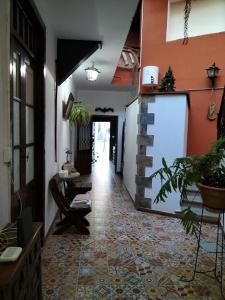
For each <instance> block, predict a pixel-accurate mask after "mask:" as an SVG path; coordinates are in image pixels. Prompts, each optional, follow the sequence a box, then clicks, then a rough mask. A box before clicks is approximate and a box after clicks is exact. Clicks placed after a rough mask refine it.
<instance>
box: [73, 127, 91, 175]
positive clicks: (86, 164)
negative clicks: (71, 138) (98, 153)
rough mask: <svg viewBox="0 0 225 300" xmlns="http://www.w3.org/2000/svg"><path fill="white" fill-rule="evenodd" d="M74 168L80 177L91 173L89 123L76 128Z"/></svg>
mask: <svg viewBox="0 0 225 300" xmlns="http://www.w3.org/2000/svg"><path fill="white" fill-rule="evenodd" d="M75 152H76V159H75V167H76V168H77V170H78V171H79V173H80V174H81V175H85V174H90V173H91V163H92V134H91V123H89V124H87V125H85V126H81V125H78V126H77V149H76V150H75Z"/></svg>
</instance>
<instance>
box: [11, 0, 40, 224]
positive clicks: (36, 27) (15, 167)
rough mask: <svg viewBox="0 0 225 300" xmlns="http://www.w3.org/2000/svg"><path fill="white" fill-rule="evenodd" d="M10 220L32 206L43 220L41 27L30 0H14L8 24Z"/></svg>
mask: <svg viewBox="0 0 225 300" xmlns="http://www.w3.org/2000/svg"><path fill="white" fill-rule="evenodd" d="M11 41H12V43H11V124H12V127H11V128H12V162H13V164H12V209H11V214H12V220H13V221H14V220H15V219H16V217H17V216H18V215H19V213H20V211H21V209H23V208H25V207H27V206H31V207H32V213H33V220H35V221H43V220H44V77H43V76H44V74H43V73H44V72H43V71H44V70H43V66H44V58H43V55H44V48H45V46H44V44H45V38H44V30H43V29H42V26H41V25H40V23H38V18H37V16H36V15H35V12H34V10H33V8H32V6H31V4H30V1H27V2H24V1H21V0H15V1H13V23H12V28H11Z"/></svg>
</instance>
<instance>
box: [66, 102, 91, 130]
mask: <svg viewBox="0 0 225 300" xmlns="http://www.w3.org/2000/svg"><path fill="white" fill-rule="evenodd" d="M90 117H91V115H90V112H89V110H88V109H87V108H86V107H84V106H83V105H80V104H76V103H74V104H73V106H72V108H71V110H70V114H69V120H70V121H71V122H76V123H77V124H79V125H86V124H87V123H88V122H89V121H90Z"/></svg>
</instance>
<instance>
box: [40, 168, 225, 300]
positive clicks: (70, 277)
mask: <svg viewBox="0 0 225 300" xmlns="http://www.w3.org/2000/svg"><path fill="white" fill-rule="evenodd" d="M104 166H105V167H104V168H101V165H99V166H97V165H96V167H95V169H94V171H93V174H92V178H91V180H92V183H93V190H92V192H91V194H92V198H93V211H92V212H91V214H90V215H89V216H88V219H89V221H90V232H91V234H90V236H81V235H77V234H76V232H75V229H73V228H71V229H70V230H69V231H68V232H67V233H65V234H63V235H61V236H56V235H52V234H50V235H49V237H48V240H47V242H46V244H45V247H44V250H43V256H42V258H43V259H42V271H43V298H44V299H48V300H57V299H63V300H72V299H96V300H100V299H117V300H120V299H127V300H130V299H138V300H144V299H146V300H147V299H149V300H151V299H154V300H165V299H170V300H176V299H190V300H194V299H196V300H198V299H208V300H213V299H222V297H221V294H220V287H219V284H218V283H217V282H216V281H215V280H214V279H211V278H209V277H208V276H205V275H202V274H197V275H196V278H195V280H194V281H192V282H191V283H188V282H184V281H181V280H180V279H181V277H182V276H183V277H185V278H190V277H191V276H192V273H193V264H194V257H195V249H196V240H195V239H194V238H191V237H189V236H186V235H185V233H184V231H183V229H182V226H181V225H180V222H179V220H177V219H173V218H169V217H164V216H160V215H155V214H149V213H142V212H138V211H136V210H135V209H134V206H133V203H132V201H131V200H130V198H129V195H128V194H127V192H126V190H125V189H124V187H123V185H122V184H121V181H120V179H119V177H117V176H115V175H113V172H110V171H109V170H110V168H107V164H105V165H104ZM204 229H205V231H204V238H205V239H212V237H213V236H215V228H214V226H210V225H205V226H204ZM213 262H214V260H213V257H211V255H209V254H206V253H204V252H203V251H201V253H200V256H199V268H200V269H202V270H206V269H210V268H212V267H213Z"/></svg>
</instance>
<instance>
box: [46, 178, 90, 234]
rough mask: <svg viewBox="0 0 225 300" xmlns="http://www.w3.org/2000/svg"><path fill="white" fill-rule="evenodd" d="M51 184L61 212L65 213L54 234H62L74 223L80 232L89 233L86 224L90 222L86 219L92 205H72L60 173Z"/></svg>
mask: <svg viewBox="0 0 225 300" xmlns="http://www.w3.org/2000/svg"><path fill="white" fill-rule="evenodd" d="M49 186H50V190H51V193H52V196H53V198H54V200H55V202H56V204H57V206H58V208H59V211H60V213H62V214H63V215H64V218H63V219H62V220H61V221H59V222H58V223H57V224H56V226H57V227H58V228H57V229H56V231H55V232H54V234H61V233H63V232H64V231H65V230H66V229H67V228H69V227H70V226H72V225H74V226H75V227H76V229H77V231H78V233H79V234H89V230H88V228H86V226H89V222H88V221H87V220H86V219H85V216H86V215H87V214H88V213H90V212H91V205H87V206H86V207H79V205H76V207H75V208H74V207H70V203H69V202H68V201H67V199H65V197H64V196H63V193H62V180H61V178H60V177H59V175H58V174H56V175H55V176H53V177H52V179H51V180H50V182H49Z"/></svg>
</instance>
